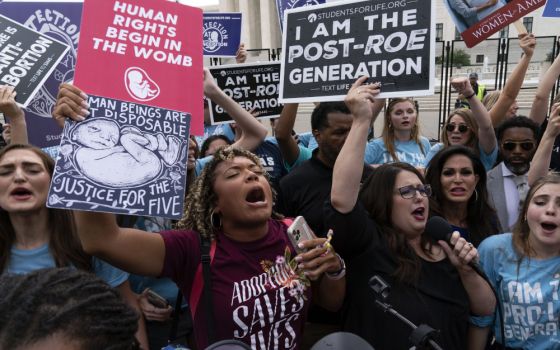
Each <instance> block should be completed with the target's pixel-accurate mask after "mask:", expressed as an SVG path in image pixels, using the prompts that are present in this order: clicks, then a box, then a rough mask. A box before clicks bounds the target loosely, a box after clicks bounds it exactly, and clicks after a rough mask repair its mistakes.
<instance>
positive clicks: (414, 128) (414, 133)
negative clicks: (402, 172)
mask: <svg viewBox="0 0 560 350" xmlns="http://www.w3.org/2000/svg"><path fill="white" fill-rule="evenodd" d="M430 148H431V146H430V141H429V140H428V139H427V138H426V137H424V136H421V135H420V127H419V125H418V106H417V105H416V103H415V102H414V101H413V100H412V99H411V98H395V99H392V100H390V101H389V104H388V105H387V109H386V110H385V123H384V125H383V134H382V136H381V138H377V139H375V140H372V141H370V142H369V143H368V144H367V146H366V154H365V162H366V163H367V164H385V163H393V162H404V163H408V164H410V165H412V166H414V167H423V166H424V161H425V158H426V155H427V154H428V152H429V151H430Z"/></svg>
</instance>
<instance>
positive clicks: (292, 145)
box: [274, 103, 299, 165]
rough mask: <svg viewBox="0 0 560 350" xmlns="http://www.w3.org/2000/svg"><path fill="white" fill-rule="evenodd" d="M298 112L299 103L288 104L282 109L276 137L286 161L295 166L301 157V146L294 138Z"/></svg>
mask: <svg viewBox="0 0 560 350" xmlns="http://www.w3.org/2000/svg"><path fill="white" fill-rule="evenodd" d="M297 110H298V104H297V103H287V104H285V105H284V108H282V112H281V113H280V118H278V120H276V127H275V129H274V130H275V136H276V140H277V141H278V147H279V148H280V152H281V153H282V157H283V158H284V161H285V162H286V163H288V165H292V164H294V162H295V161H296V160H297V159H298V156H299V146H298V144H297V142H296V140H294V138H293V136H292V130H293V129H294V123H295V121H296V116H297Z"/></svg>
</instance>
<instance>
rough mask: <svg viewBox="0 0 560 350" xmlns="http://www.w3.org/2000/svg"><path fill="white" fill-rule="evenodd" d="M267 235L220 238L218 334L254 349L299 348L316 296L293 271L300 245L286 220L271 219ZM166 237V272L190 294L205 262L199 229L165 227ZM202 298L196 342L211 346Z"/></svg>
mask: <svg viewBox="0 0 560 350" xmlns="http://www.w3.org/2000/svg"><path fill="white" fill-rule="evenodd" d="M268 226H269V229H268V233H267V234H266V236H265V237H263V238H261V239H259V240H256V241H253V242H237V241H233V240H231V239H229V238H228V237H226V236H225V235H224V234H223V233H219V234H218V236H217V238H216V243H217V244H216V252H215V255H214V259H213V261H212V265H211V272H212V273H211V274H212V292H213V294H212V297H213V303H214V315H215V319H216V328H217V329H216V336H217V338H218V339H216V341H218V340H222V339H236V340H240V341H242V342H244V343H246V344H248V345H250V346H251V348H253V349H267V350H268V349H271V350H272V349H298V348H299V343H300V342H301V334H302V331H303V325H304V323H305V319H306V313H307V307H308V305H309V299H310V297H311V288H310V286H309V282H308V281H307V280H306V279H303V278H302V277H303V275H302V274H298V273H297V272H294V270H295V267H296V266H297V264H296V262H295V261H293V258H294V257H295V255H296V254H295V251H294V249H293V247H292V246H291V243H290V241H289V239H288V236H287V234H286V226H285V225H284V224H283V223H282V222H279V221H275V220H269V224H268ZM161 235H162V237H163V239H164V241H165V262H164V266H163V271H162V274H161V275H162V277H169V278H171V279H173V280H174V281H175V282H176V283H177V285H178V286H179V288H180V289H181V291H182V292H183V294H184V295H185V297H186V298H187V300H188V298H189V296H190V291H191V287H192V284H193V279H194V275H195V273H196V270H197V268H198V265H199V263H200V244H199V239H198V234H197V233H195V232H192V231H165V232H161ZM205 313H206V310H205V305H204V302H203V298H202V296H201V299H200V301H199V303H198V306H197V311H196V315H195V316H194V317H195V319H194V331H195V336H196V342H197V347H198V348H199V349H204V348H206V347H207V346H208V345H209V344H207V342H208V340H207V335H206V334H207V332H206V320H205V316H204V314H205Z"/></svg>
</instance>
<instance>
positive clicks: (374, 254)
mask: <svg viewBox="0 0 560 350" xmlns="http://www.w3.org/2000/svg"><path fill="white" fill-rule="evenodd" d="M365 80H366V77H362V78H360V79H358V80H357V81H356V83H355V84H354V85H353V86H352V88H351V89H350V91H349V92H348V95H347V97H346V103H347V104H348V107H349V108H350V110H351V112H352V115H353V117H354V121H353V123H352V128H351V129H350V132H349V134H348V137H347V139H346V142H345V143H344V146H343V147H342V150H341V152H340V154H339V157H338V158H337V160H336V163H335V166H334V173H333V184H332V191H331V201H330V203H327V204H326V205H325V220H326V225H327V227H329V228H332V229H333V230H334V232H335V234H334V236H333V246H335V248H336V249H337V251H338V252H339V253H340V254H341V255H343V256H345V257H346V261H347V264H348V277H347V278H348V289H347V295H346V301H345V308H344V310H343V314H344V328H345V330H348V331H350V332H353V333H356V334H358V335H359V336H361V337H363V338H364V339H366V340H367V341H368V342H369V343H370V344H371V345H373V347H374V348H376V349H397V350H400V349H410V348H411V346H412V345H413V344H411V343H410V342H409V336H410V333H411V329H410V327H409V326H408V325H406V324H403V323H401V321H399V320H397V319H396V318H395V317H394V316H393V315H390V314H389V313H385V312H384V311H383V310H382V309H380V308H377V307H376V303H375V297H374V293H373V292H372V290H371V289H369V288H368V281H369V280H370V278H371V277H372V276H375V275H378V276H379V277H381V278H382V279H384V280H385V281H387V282H388V283H389V285H390V286H391V291H390V294H389V296H388V299H387V300H386V302H387V303H389V304H391V305H392V306H393V308H394V309H395V310H396V311H398V312H399V313H401V314H402V315H404V316H405V317H406V318H408V319H409V320H410V321H412V322H413V323H415V324H416V325H419V324H427V325H428V326H430V327H432V328H434V329H438V330H440V331H441V333H440V334H439V337H437V339H436V340H437V342H438V343H439V345H440V346H441V347H442V348H444V349H466V348H467V341H466V340H467V328H468V319H469V314H475V315H491V314H492V313H493V311H494V306H495V299H494V297H493V296H492V291H491V290H490V289H489V287H488V285H487V284H486V283H485V282H484V280H483V279H482V278H480V277H479V276H478V275H477V274H476V273H475V272H474V271H473V270H472V269H471V268H470V267H469V266H468V263H469V262H471V261H473V259H476V258H477V250H476V248H475V247H473V246H472V245H471V244H468V243H467V241H466V240H465V239H464V238H461V237H460V235H459V234H458V233H454V234H453V235H452V237H451V244H453V248H451V247H450V246H449V245H448V244H447V243H445V242H443V241H439V242H434V241H432V240H430V238H429V237H428V236H427V235H425V234H424V233H423V232H424V230H425V226H426V221H427V218H428V211H429V202H428V197H429V196H430V194H431V188H430V186H429V185H428V184H426V183H425V182H424V179H423V176H422V174H421V173H420V172H419V171H418V170H417V169H416V168H414V167H413V166H411V165H409V164H406V163H400V162H397V163H392V164H384V165H381V166H380V167H378V168H377V169H376V170H375V171H374V172H373V174H372V175H371V176H370V177H369V178H368V180H367V181H366V182H365V183H364V184H363V185H362V187H361V188H360V177H361V171H360V170H358V169H360V164H362V163H363V157H364V149H365V144H366V139H367V134H368V129H369V124H370V122H371V117H372V116H371V106H372V104H373V101H374V98H375V96H377V94H378V93H379V89H378V87H377V86H376V85H368V86H361V84H362V83H363V82H364V81H365Z"/></svg>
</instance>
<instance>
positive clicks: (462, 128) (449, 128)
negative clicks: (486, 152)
mask: <svg viewBox="0 0 560 350" xmlns="http://www.w3.org/2000/svg"><path fill="white" fill-rule="evenodd" d="M455 129H459V132H460V133H461V134H464V133H466V132H467V131H468V130H469V127H468V126H466V125H465V124H459V125H457V124H447V126H446V127H445V130H447V131H448V132H453V131H455Z"/></svg>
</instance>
